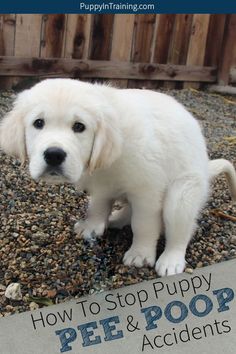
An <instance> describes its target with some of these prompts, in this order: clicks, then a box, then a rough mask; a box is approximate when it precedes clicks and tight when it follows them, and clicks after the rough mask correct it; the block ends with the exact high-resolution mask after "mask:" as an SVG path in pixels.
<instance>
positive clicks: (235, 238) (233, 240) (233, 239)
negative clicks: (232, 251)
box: [230, 236, 236, 245]
mask: <svg viewBox="0 0 236 354" xmlns="http://www.w3.org/2000/svg"><path fill="white" fill-rule="evenodd" d="M230 242H231V243H232V244H233V245H236V236H232V237H231V238H230Z"/></svg>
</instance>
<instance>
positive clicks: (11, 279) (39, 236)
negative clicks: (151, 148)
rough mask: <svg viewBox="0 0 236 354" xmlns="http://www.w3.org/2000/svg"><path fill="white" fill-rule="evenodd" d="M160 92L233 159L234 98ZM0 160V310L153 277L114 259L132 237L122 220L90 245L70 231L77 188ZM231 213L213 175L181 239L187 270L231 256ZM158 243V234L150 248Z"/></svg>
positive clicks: (82, 208) (1, 102) (234, 211)
mask: <svg viewBox="0 0 236 354" xmlns="http://www.w3.org/2000/svg"><path fill="white" fill-rule="evenodd" d="M168 93H169V94H170V95H173V96H174V97H176V98H177V99H178V100H179V101H180V102H182V103H183V104H184V105H185V106H186V107H187V108H188V109H189V110H190V111H191V112H192V113H193V114H194V115H195V117H196V118H197V119H198V120H199V121H200V123H201V125H202V127H203V132H204V135H205V137H206V139H207V145H208V150H209V155H210V157H211V158H212V159H214V158H220V157H222V158H226V159H229V160H230V161H231V162H234V163H235V162H236V160H235V157H236V156H235V145H236V120H235V117H236V101H235V99H233V98H232V97H223V96H220V95H215V94H210V93H206V92H203V91H196V90H179V91H177V90H171V91H168ZM14 97H15V93H14V92H12V91H4V92H0V116H2V115H3V114H4V113H5V112H6V111H8V110H9V109H10V107H11V104H12V100H13V98H14ZM0 163H1V176H0V198H1V200H0V211H1V218H0V262H1V263H0V264H1V267H0V316H7V315H10V314H12V313H18V312H23V311H27V310H33V309H35V308H38V307H41V306H46V305H50V304H53V303H59V302H62V301H65V300H68V299H70V298H72V297H80V296H83V295H86V294H88V293H90V294H92V293H95V292H100V291H104V290H108V289H114V288H119V287H122V286H125V285H130V284H135V283H138V282H141V281H143V280H148V279H153V278H155V277H156V274H155V271H154V270H153V269H149V268H141V269H136V268H134V267H130V268H128V267H125V266H124V265H123V264H122V257H123V255H124V253H125V251H126V250H127V249H128V247H129V246H130V244H131V241H132V233H131V229H130V227H125V228H124V229H123V230H121V231H118V230H108V231H107V232H106V234H105V235H104V237H102V238H101V239H99V240H97V241H96V242H95V243H93V244H92V245H90V244H89V243H88V242H86V241H84V240H81V239H79V238H78V237H76V236H75V234H74V233H73V224H74V223H75V220H76V219H78V218H79V217H84V216H85V214H86V208H87V203H88V200H87V196H86V195H85V194H81V193H78V192H77V191H76V190H75V188H74V187H73V186H71V185H60V186H51V185H46V184H44V183H42V182H40V183H35V182H34V181H32V179H31V178H30V177H29V175H28V171H27V169H23V168H22V167H21V166H20V162H19V161H17V160H14V159H12V158H10V157H7V156H5V155H4V154H3V153H1V154H0ZM193 202H194V201H193ZM235 220H236V208H235V206H233V205H232V202H231V199H230V195H229V191H228V187H227V184H226V181H225V178H224V177H223V176H221V177H219V178H217V180H216V181H215V182H214V184H213V186H212V193H211V196H210V197H209V201H208V203H207V205H206V206H205V208H204V210H203V211H202V213H201V215H200V216H199V220H198V227H197V229H196V232H195V235H194V237H193V239H192V241H191V243H190V245H189V247H188V250H187V255H186V260H187V263H188V264H187V266H186V271H187V272H188V273H192V271H193V269H194V268H199V267H203V266H207V265H210V264H214V263H218V262H222V261H226V260H228V259H231V258H235V257H236V236H235V235H236V224H235ZM163 246H164V240H163V238H162V239H161V240H160V242H159V245H158V254H160V252H161V251H162V250H163ZM11 283H18V284H20V287H21V291H22V296H23V297H22V299H21V300H18V301H15V300H12V299H8V298H6V297H5V295H4V294H5V290H6V288H7V287H8V286H9V285H10V284H11Z"/></svg>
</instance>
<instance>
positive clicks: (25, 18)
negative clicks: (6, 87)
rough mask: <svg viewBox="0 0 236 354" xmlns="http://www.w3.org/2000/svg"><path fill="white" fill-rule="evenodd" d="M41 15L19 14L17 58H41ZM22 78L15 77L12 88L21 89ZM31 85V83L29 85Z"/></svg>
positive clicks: (16, 34)
mask: <svg viewBox="0 0 236 354" xmlns="http://www.w3.org/2000/svg"><path fill="white" fill-rule="evenodd" d="M41 20H42V15H41V14H33V15H31V14H17V15H16V31H15V49H14V55H15V56H17V57H25V56H28V57H33V56H39V50H40V34H41ZM21 81H22V78H20V77H15V78H14V80H13V82H12V87H13V88H16V89H20V84H21ZM29 84H30V83H29Z"/></svg>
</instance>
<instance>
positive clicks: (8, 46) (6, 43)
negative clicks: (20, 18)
mask: <svg viewBox="0 0 236 354" xmlns="http://www.w3.org/2000/svg"><path fill="white" fill-rule="evenodd" d="M15 25H16V15H10V14H6V15H3V14H2V15H0V55H14V46H15ZM13 82H14V78H7V77H5V78H2V79H1V82H0V88H1V89H2V88H4V89H9V88H11V87H12V84H13Z"/></svg>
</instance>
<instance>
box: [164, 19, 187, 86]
mask: <svg viewBox="0 0 236 354" xmlns="http://www.w3.org/2000/svg"><path fill="white" fill-rule="evenodd" d="M192 19H193V15H192V14H178V15H175V22H174V28H173V34H172V38H171V41H170V46H169V52H168V58H167V63H168V64H176V65H177V64H180V65H185V63H186V59H187V54H188V45H189V38H190V33H191V24H192ZM180 85H181V83H178V82H171V81H166V82H165V83H164V87H166V88H169V89H174V88H176V87H179V86H180Z"/></svg>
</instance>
